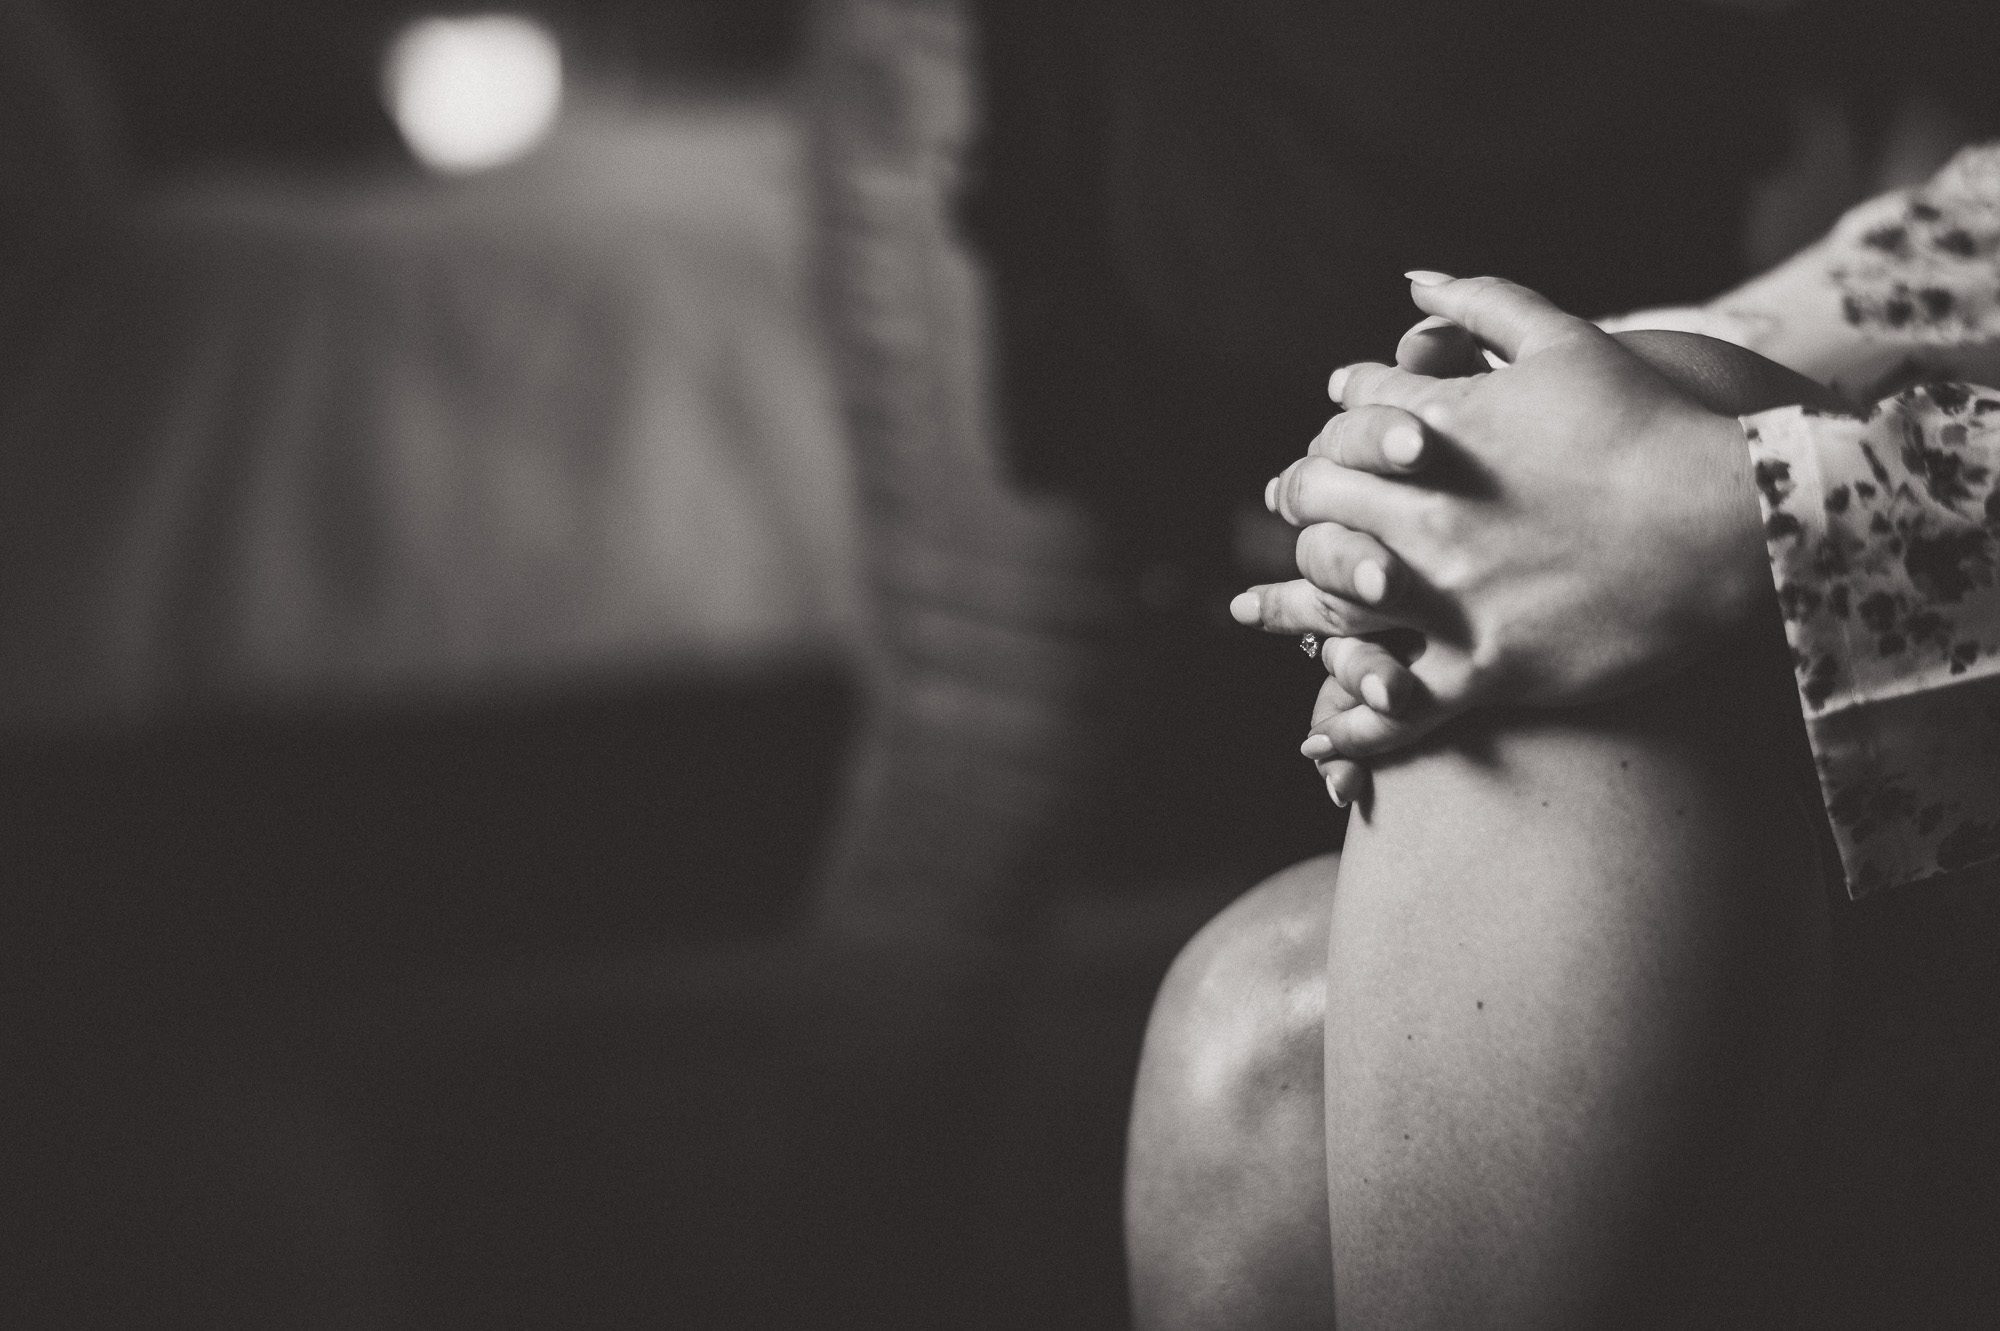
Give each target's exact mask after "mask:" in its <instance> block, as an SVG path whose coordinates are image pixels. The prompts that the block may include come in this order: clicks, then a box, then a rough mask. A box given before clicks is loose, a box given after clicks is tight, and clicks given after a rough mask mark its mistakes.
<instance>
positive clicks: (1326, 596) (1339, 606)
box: [1313, 589, 1353, 635]
mask: <svg viewBox="0 0 2000 1331" xmlns="http://www.w3.org/2000/svg"><path fill="white" fill-rule="evenodd" d="M1313 599H1314V601H1315V602H1316V605H1315V607H1314V608H1315V610H1316V611H1317V612H1318V618H1319V621H1320V623H1321V624H1322V625H1323V626H1324V627H1325V628H1326V630H1327V631H1328V632H1330V633H1334V634H1341V635H1344V634H1346V633H1348V632H1349V631H1350V630H1351V629H1352V628H1353V625H1352V623H1351V622H1350V621H1349V619H1348V613H1347V604H1346V602H1344V601H1342V600H1341V599H1340V598H1339V597H1337V596H1334V595H1332V594H1331V593H1329V592H1326V591H1323V590H1318V589H1315V595H1314V598H1313Z"/></svg>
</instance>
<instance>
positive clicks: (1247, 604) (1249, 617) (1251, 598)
mask: <svg viewBox="0 0 2000 1331" xmlns="http://www.w3.org/2000/svg"><path fill="white" fill-rule="evenodd" d="M1209 604H1210V605H1214V604H1215V602H1213V601H1210V602H1209ZM1229 617H1230V618H1231V619H1233V620H1235V621H1236V622H1237V623H1239V624H1255V623H1256V622H1257V621H1258V620H1260V619H1262V618H1263V617H1264V598H1263V597H1261V596H1259V595H1258V594H1257V593H1256V592H1244V593H1243V594H1242V595H1241V596H1238V597H1237V598H1236V599H1235V600H1233V601H1231V602H1230V603H1229Z"/></svg>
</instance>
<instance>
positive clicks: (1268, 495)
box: [1210, 476, 1280, 604]
mask: <svg viewBox="0 0 2000 1331" xmlns="http://www.w3.org/2000/svg"><path fill="white" fill-rule="evenodd" d="M1279 479H1280V478H1279V477H1276V476H1273V477H1272V478H1271V481H1270V484H1268V485H1266V486H1265V487H1264V507H1265V508H1266V509H1268V510H1269V511H1270V512H1273V513H1276V512H1277V511H1278V481H1279ZM1210 604H1214V603H1213V602H1210Z"/></svg>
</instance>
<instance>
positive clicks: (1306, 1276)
mask: <svg viewBox="0 0 2000 1331" xmlns="http://www.w3.org/2000/svg"><path fill="white" fill-rule="evenodd" d="M1756 710H1757V709H1756V708H1755V707H1754V706H1752V705H1751V704H1750V703H1748V702H1747V701H1746V700H1743V699H1734V700H1729V701H1728V702H1727V703H1726V705H1723V706H1717V705H1716V701H1715V699H1714V698H1713V697H1709V698H1706V699H1703V700H1700V701H1697V700H1696V698H1695V697H1694V696H1693V690H1691V689H1686V688H1682V689H1679V690H1676V691H1674V692H1666V691H1662V692H1660V693H1659V694H1657V695H1655V696H1654V697H1652V698H1649V699H1647V700H1646V701H1645V702H1644V703H1643V704H1627V705H1624V706H1621V707H1619V708H1616V709H1605V710H1603V711H1601V712H1598V713H1595V714H1591V715H1579V716H1575V717H1572V718H1569V719H1566V720H1563V721H1560V722H1558V721H1552V720H1549V719H1547V718H1539V719H1537V718H1517V719H1512V720H1506V721H1501V722H1496V723H1493V724H1490V725H1489V726H1487V727H1486V728H1485V730H1484V731H1478V732H1476V731H1468V730H1461V731H1459V732H1458V733H1456V734H1455V735H1454V736H1453V747H1450V748H1441V749H1439V750H1436V751H1434V752H1430V753H1427V754H1423V755H1420V756H1418V757H1416V758H1414V759H1412V760H1410V761H1407V762H1405V763H1402V764H1399V765H1397V766H1395V767H1394V768H1392V769H1389V770H1386V771H1384V772H1381V773H1379V774H1378V780H1377V798H1376V801H1375V803H1374V805H1373V807H1372V808H1371V809H1370V810H1369V812H1368V815H1367V816H1366V817H1365V818H1364V817H1358V818H1357V819H1356V820H1355V823H1354V826H1353V828H1352V829H1351V831H1350V834H1349V836H1350V839H1349V852H1348V857H1347V860H1346V862H1345V864H1343V865H1342V866H1341V868H1340V871H1339V873H1340V888H1339V892H1338V893H1337V894H1334V893H1332V892H1331V890H1330V889H1331V880H1332V874H1331V872H1330V868H1331V866H1330V864H1329V863H1328V862H1325V861H1319V862H1314V863H1313V864H1311V865H1304V866H1300V867H1299V868H1298V869H1295V870H1292V871H1290V872H1289V873H1288V874H1285V875H1281V876H1280V877H1279V878H1277V879H1274V880H1273V881H1272V882H1271V883H1268V884H1266V885H1265V886H1264V887H1262V888H1260V889H1258V891H1257V892H1256V893H1253V894H1252V895H1251V896H1250V897H1247V898H1246V899H1245V900H1244V901H1243V902H1241V903H1239V904H1238V906H1236V907H1233V908H1232V909H1231V910H1230V911H1229V912H1226V913H1225V914H1224V915H1223V916H1222V917H1219V918H1218V920H1217V921H1216V922H1215V923H1214V924H1213V925H1211V926H1210V929H1209V930H1207V931H1205V932H1204V934H1203V935H1202V937H1200V938H1198V939H1197V940H1196V941H1195V943H1194V944H1192V945H1190V947H1189V949H1188V952H1187V953H1186V954H1185V955H1184V956H1183V958H1182V959H1181V961H1180V962H1179V963H1177V965H1176V968H1175V971H1174V973H1173V975H1172V976H1170V978H1169V981H1168V983H1167V985H1166V986H1164V987H1163V989H1162V993H1161V997H1160V1000H1159V1003H1158V1004H1157V1005H1156V1008H1155V1013H1154V1021H1153V1026H1152V1029H1151V1030H1150V1031H1149V1033H1148V1043H1147V1050H1146V1054H1145V1058H1144V1061H1143V1062H1142V1066H1141V1074H1140V1083H1139V1094H1138V1098H1137V1100H1136V1102H1135V1107H1134V1116H1133V1132H1132V1138H1131V1142H1132V1145H1131V1168H1132V1177H1131V1180H1130V1182H1129V1183H1128V1190H1127V1192H1128V1231H1129V1235H1130V1248H1131V1256H1132V1262H1133V1285H1134V1296H1135V1306H1136V1308H1137V1311H1138V1313H1139V1317H1140V1322H1139V1324H1140V1325H1141V1326H1142V1327H1147V1328H1194V1327H1207V1326H1221V1325H1229V1326H1234V1327H1244V1328H1256V1327H1267V1326H1268V1327H1289V1326H1305V1325H1316V1326H1325V1325H1328V1324H1329V1322H1330V1321H1331V1320H1332V1318H1331V1310H1330V1307H1329V1306H1328V1305H1327V1304H1326V1303H1324V1302H1322V1303H1319V1304H1317V1306H1315V1302H1314V1301H1315V1297H1316V1296H1317V1297H1318V1298H1321V1299H1323V1298H1324V1296H1325V1293H1326V1291H1327V1290H1328V1289H1329V1287H1336V1288H1337V1292H1338V1298H1339V1309H1340V1322H1341V1325H1342V1326H1343V1328H1356V1327H1373V1326H1398V1327H1403V1326H1460V1325H1479V1326H1506V1325H1519V1326H1537V1327H1541V1326H1550V1327H1554V1326H1563V1325H1582V1326H1589V1325H1629V1324H1632V1323H1633V1322H1635V1321H1639V1320H1640V1316H1639V1314H1640V1312H1641V1311H1643V1312H1645V1313H1648V1314H1656V1315H1657V1316H1658V1317H1659V1318H1660V1319H1661V1320H1663V1321H1672V1320H1673V1319H1674V1318H1675V1317H1676V1316H1688V1317H1697V1318H1700V1319H1702V1320H1703V1321H1704V1322H1706V1321H1709V1320H1713V1318H1715V1317H1718V1316H1728V1315H1730V1312H1734V1313H1736V1314H1741V1313H1742V1311H1743V1310H1742V1307H1741V1298H1740V1295H1741V1291H1740V1290H1739V1289H1738V1288H1737V1287H1736V1286H1735V1284H1734V1281H1733V1280H1732V1276H1734V1275H1740V1274H1741V1269H1740V1268H1737V1269H1734V1270H1732V1269H1731V1268H1730V1267H1729V1266H1728V1264H1727V1263H1722V1262H1719V1261H1718V1260H1716V1259H1717V1257H1718V1255H1719V1254H1726V1253H1728V1252H1730V1251H1731V1250H1732V1249H1733V1250H1735V1251H1738V1252H1747V1253H1749V1254H1752V1255H1754V1254H1756V1253H1758V1252H1759V1251H1760V1250H1761V1248H1762V1246H1763V1245H1764V1244H1765V1243H1767V1242H1768V1237H1769V1236H1768V1233H1766V1234H1764V1235H1760V1236H1759V1237H1758V1238H1757V1239H1755V1240H1752V1239H1748V1238H1745V1237H1744V1235H1745V1233H1746V1231H1747V1230H1748V1229H1749V1227H1751V1226H1753V1225H1754V1224H1755V1223H1756V1222H1757V1220H1758V1216H1757V1214H1756V1206H1757V1204H1758V1202H1759V1200H1760V1199H1768V1198H1771V1197H1774V1196H1777V1195H1780V1194H1781V1193H1782V1191H1783V1188H1782V1186H1781V1181H1779V1180H1778V1179H1777V1175H1778V1174H1779V1173H1780V1172H1781V1171H1782V1167H1783V1165H1784V1163H1785V1152H1784V1150H1782V1149H1781V1145H1782V1142H1783V1141H1784V1140H1785V1139H1787V1138H1789V1139H1790V1140H1793V1141H1796V1140H1799V1139H1800V1138H1802V1137H1803V1136H1804V1135H1805V1133H1804V1131H1803V1130H1802V1124H1803V1122H1804V1121H1805V1120H1806V1119H1808V1118H1809V1117H1810V1115H1809V1114H1808V1113H1806V1112H1804V1111H1803V1110H1802V1108H1801V1107H1802V1106H1803V1105H1805V1104H1807V1103H1809V1102H1810V1100H1811V1099H1812V1097H1813V1095H1814V1091H1815V1083H1814V1080H1813V1076H1814V1071H1815V1068H1816V1064H1817V1059H1818V1055H1819V1052H1820V1049H1821V1044H1822V1040H1821V1033H1820V1019H1821V1013H1822V1011H1823V990H1824V985H1825V978H1824V964H1825V957H1824V951H1825V944H1824V923H1825V920H1824V905H1823V901H1822V898H1821V897H1820V895H1819V889H1818V886H1817V881H1816V878H1815V876H1814V874H1813V873H1812V871H1811V863H1812V861H1811V855H1810V847H1809V844H1808V842H1807V841H1806V839H1805V830H1804V824H1803V821H1802V819H1801V817H1800V815H1799V813H1798V811H1797V808H1796V806H1795V805H1794V803H1793V802H1792V799H1791V797H1790V794H1789V788H1788V787H1787V786H1786V784H1785V781H1784V778H1783V773H1782V771H1781V770H1780V763H1779V760H1778V759H1777V758H1776V757H1775V756H1773V754H1774V751H1776V750H1777V749H1779V747H1780V746H1779V745H1778V744H1777V742H1776V741H1775V740H1774V739H1773V738H1772V737H1771V736H1769V735H1766V734H1765V733H1764V731H1763V730H1762V729H1760V728H1759V727H1757V726H1756V725H1755V724H1754V723H1753V722H1754V715H1755V713H1756ZM1328 910H1330V911H1331V916H1332V928H1331V951H1330V964H1329V967H1328V970H1327V972H1326V975H1327V980H1326V990H1325V992H1326V995H1327V1004H1328V1006H1327V1009H1326V1011H1327V1013H1328V1014H1329V1016H1330V1021H1328V1023H1327V1024H1326V1028H1325V1029H1326V1041H1327V1043H1326V1063H1325V1068H1326V1075H1327V1079H1328V1087H1329V1097H1330V1098H1329V1100H1328V1101H1326V1102H1324V1103H1329V1104H1331V1106H1332V1112H1331V1113H1330V1114H1326V1112H1325V1109H1324V1108H1323V1104H1316V1103H1313V1102H1312V1097H1311V1096H1310V1094H1309V1093H1307V1092H1305V1091H1303V1090H1302V1089H1301V1088H1302V1080H1303V1079H1304V1078H1305V1077H1307V1076H1309V1075H1310V1072H1311V1056H1310V1053H1309V1052H1308V1049H1307V1046H1308V1045H1309V1043H1310V1031H1309V1029H1307V1028H1308V1026H1309V1023H1310V1013H1311V1009H1312V1005H1311V1003H1310V1001H1309V1000H1307V1001H1300V1000H1299V999H1298V998H1297V997H1296V996H1297V995H1300V994H1302V993H1305V992H1307V991H1309V989H1310V987H1311V982H1312V980H1313V979H1315V978H1317V975H1316V973H1315V968H1314V965H1313V960H1312V959H1311V958H1309V957H1307V956H1304V955H1302V953H1301V951H1300V949H1298V948H1297V947H1296V946H1295V945H1291V943H1290V940H1294V939H1296V938H1297V937H1299V936H1300V935H1301V934H1305V933H1310V932H1311V929H1312V927H1313V925H1314V923H1315V922H1316V921H1317V920H1318V919H1320V918H1324V917H1325V915H1324V913H1325V912H1327V911H1328ZM1288 994H1289V995H1294V997H1293V998H1291V999H1286V998H1285V997H1284V996H1285V995H1288ZM1315 1112H1318V1113H1320V1114H1322V1115H1324V1121H1325V1125H1326V1130H1327V1142H1328V1146H1329V1150H1328V1153H1327V1155H1326V1156H1324V1157H1321V1156H1319V1155H1317V1154H1316V1153H1315V1152H1314V1151H1313V1150H1312V1149H1311V1146H1310V1145H1302V1144H1301V1143H1300V1141H1299V1140H1298V1130H1297V1125H1298V1124H1299V1123H1301V1122H1309V1121H1311V1119H1312V1117H1313V1115H1314V1113H1315ZM1320 1158H1325V1159H1327V1160H1328V1161H1329V1162H1330V1169H1329V1171H1328V1177H1329V1180H1330V1191H1331V1197H1332V1203H1331V1210H1330V1218H1331V1226H1332V1228H1331V1244H1330V1247H1329V1248H1326V1249H1321V1250H1319V1251H1318V1252H1314V1251H1312V1250H1310V1248H1309V1247H1308V1245H1307V1244H1305V1243H1304V1242H1302V1241H1301V1236H1303V1235H1315V1234H1318V1233H1320V1232H1323V1231H1322V1230H1321V1228H1320V1227H1321V1226H1324V1225H1327V1224H1328V1222H1329V1212H1328V1211H1327V1210H1325V1209H1322V1208H1323V1207H1324V1206H1325V1195H1324V1194H1322V1195H1320V1196H1319V1197H1314V1196H1312V1195H1311V1194H1310V1193H1309V1192H1308V1191H1306V1190H1303V1189H1301V1188H1300V1187H1299V1186H1298V1182H1297V1180H1298V1175H1299V1174H1301V1173H1303V1172H1306V1171H1307V1170H1309V1169H1310V1168H1311V1167H1312V1166H1313V1165H1314V1164H1315V1163H1316V1162H1317V1160H1318V1159H1320ZM1691 1235H1695V1236H1699V1237H1700V1239H1701V1242H1700V1243H1694V1242H1690V1241H1686V1240H1687V1236H1691ZM1703 1245H1706V1246H1703ZM1329 1252H1330V1253H1331V1254H1332V1258H1333V1260H1332V1261H1328V1259H1327V1254H1328V1253H1329ZM1335 1269H1337V1270H1338V1271H1339V1279H1338V1281H1337V1282H1335V1281H1334V1279H1333V1271H1334V1270H1335ZM1704 1302H1705V1305H1706V1306H1705V1307H1704V1306H1703V1305H1704ZM1725 1310H1729V1311H1725Z"/></svg>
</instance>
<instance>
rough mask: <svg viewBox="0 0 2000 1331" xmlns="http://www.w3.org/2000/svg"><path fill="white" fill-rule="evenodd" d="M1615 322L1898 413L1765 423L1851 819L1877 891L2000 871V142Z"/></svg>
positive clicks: (1799, 605)
mask: <svg viewBox="0 0 2000 1331" xmlns="http://www.w3.org/2000/svg"><path fill="white" fill-rule="evenodd" d="M1606 326H1607V327H1610V328H1613V329H1619V328H1678V329H1682V330H1684V331H1690V332H1701V333H1707V334H1708V335H1710V336H1713V337H1720V338H1723V339H1725V340H1728V341H1732V342H1736V343H1738V344H1739V345H1742V346H1745V347H1748V348H1749V349H1751V350H1752V351H1756V352H1759V353H1760V354H1762V355H1765V356H1767V357H1769V358H1771V359H1773V360H1776V361H1778V362H1780V363H1782V364H1785V365H1789V366H1790V367H1791V368H1793V369H1795V370H1798V371H1799V372H1800V373H1802V374H1805V375H1808V376H1811V377H1812V378H1815V379H1818V380H1820V381H1821V382H1823V383H1827V384H1830V385H1832V386H1833V387H1835V388H1837V389H1839V390H1841V391H1842V392H1844V393H1846V394H1847V395H1848V396H1849V398H1850V399H1851V400H1854V401H1860V402H1867V401H1874V402H1875V403H1876V405H1875V406H1874V407H1873V408H1871V409H1870V410H1869V411H1868V412H1867V413H1866V414H1865V415H1862V416H1854V417H1844V416H1833V415H1821V414H1816V413H1813V412H1808V411H1805V410H1803V409H1801V408H1796V407H1792V408H1785V409H1782V410H1779V411H1772V412H1765V413H1763V414H1761V415H1757V416H1752V417H1748V418H1746V419H1745V421H1744V428H1745V433H1746V435H1747V437H1748V439H1749V443H1750V450H1751V453H1752V455H1753V457H1754V459H1755V463H1756V475H1757V485H1758V489H1759V491H1760V493H1761V500H1762V503H1763V506H1764V518H1765V537H1766V541H1767V544H1768V545H1769V548H1770V555H1771V564H1772V572H1773V576H1774V578H1775V579H1776V582H1777V586H1778V596H1779V601H1780V603H1781V605H1782V607H1783V610H1784V615H1785V633H1786V636H1787V638H1788V639H1789V640H1790V642H1791V647H1792V655H1793V660H1794V662H1795V664H1796V667H1797V672H1798V685H1799V694H1800V699H1801V703H1802V706H1803V708H1804V711H1805V718H1806V730H1807V734H1808V735H1809V737H1810V738H1811V741H1812V747H1813V753H1814V756H1815V758H1816V760H1817V762H1818V766H1819V778H1820V787H1821V791H1822V793H1823V795H1824V796H1825V799H1826V808H1827V814H1828V818H1829V821H1830V822H1831V824H1832V827H1833V833H1834V839H1835V841H1836V843H1837V844H1838V846H1839V850H1840V857H1841V861H1842V865H1843V867H1844V869H1845V871H1846V876H1847V883H1848V888H1849V890H1850V891H1851V892H1852V893H1854V895H1856V896H1859V895H1862V894H1864V893H1867V892H1871V891H1876V890H1879V889H1881V888H1885V887H1893V886H1896V885H1898V884H1902V883H1908V882H1912V881H1915V880H1917V879H1921V878H1926V877H1929V876H1931V875H1933V874H1937V873H1944V872H1948V871H1950V870H1954V869H1960V868H1966V867H1969V866H1971V865H1974V864H1978V863H1981V862H1984V861H1988V860H1993V859H2000V588H1996V586H1995V564H1996V558H1997V557H2000V145H1988V146H1984V147H1979V148H1971V149H1967V150H1966V151H1964V152H1962V153H1960V154H1959V155H1958V156H1957V157H1956V158H1954V159H1953V160H1952V161H1951V162H1950V163H1949V164H1948V165H1947V166H1946V167H1945V168H1944V170H1943V171H1941V172H1939V173H1938V175H1937V176H1935V177H1933V178H1932V179H1931V180H1930V181H1929V182H1928V183H1926V184H1924V185H1923V186H1921V187H1919V188H1916V189H1909V190H1899V191H1897V192H1895V193H1891V194H1887V195H1884V196H1882V197H1881V198H1878V199H1873V200H1870V201H1869V202H1867V203H1864V204H1862V205H1860V206H1859V207H1857V208H1855V209H1853V210H1852V211H1851V212H1849V213H1848V214H1847V215H1846V216H1845V217H1843V218H1842V219H1841V220H1840V222H1839V224H1838V225H1836V226H1835V227H1834V229H1833V231H1832V233H1831V234H1830V235H1828V236H1827V238H1826V239H1825V240H1823V241H1821V242H1820V243H1819V244H1817V245H1815V246H1813V247H1811V248H1809V249H1807V250H1805V251H1803V252H1802V253H1800V254H1799V255H1797V256H1795V257H1794V258H1792V259H1791V260H1789V261H1788V262H1786V263H1784V264H1782V265H1780V266H1779V267H1778V268H1776V269H1774V270H1772V271H1771V272H1769V273H1767V274H1765V275H1763V276H1762V277H1759V278H1756V279H1753V280H1752V281H1750V282H1748V283H1746V284H1745V285H1744V286H1742V287H1740V288H1738V289H1737V290H1735V291H1732V292H1730V293H1728V294H1727V295H1725V296H1722V297H1720V298H1719V299H1717V300H1714V301H1712V302H1710V303H1709V304H1707V305H1705V306H1699V307H1690V308H1687V309H1677V310H1653V311H1646V312H1642V313H1640V314H1636V315H1627V316H1624V317H1623V318H1620V319H1615V320H1608V321H1606ZM1941 381H1942V382H1941ZM1924 384H1928V385H1929V386H1928V387H1912V385H1924ZM1976 384H1991V385H1995V386H1996V387H1994V388H1980V387H1975V386H1973V385H1976ZM1889 395H1893V396H1889Z"/></svg>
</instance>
